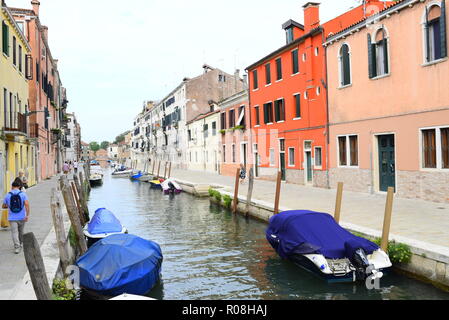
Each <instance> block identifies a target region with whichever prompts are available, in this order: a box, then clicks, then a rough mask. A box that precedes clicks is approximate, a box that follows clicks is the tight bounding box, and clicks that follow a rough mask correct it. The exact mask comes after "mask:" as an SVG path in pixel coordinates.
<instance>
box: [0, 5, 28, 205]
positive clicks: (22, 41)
mask: <svg viewBox="0 0 449 320" xmlns="http://www.w3.org/2000/svg"><path fill="white" fill-rule="evenodd" d="M0 28H1V30H0V51H1V52H0V130H1V131H0V195H1V196H4V195H5V194H6V193H7V192H8V191H9V190H10V188H11V184H12V182H13V181H14V179H15V178H16V177H17V176H18V175H19V171H23V172H24V173H25V175H26V177H27V179H28V185H29V186H33V185H34V184H35V183H36V179H35V177H36V173H35V165H36V161H35V154H36V147H35V142H34V140H33V139H31V138H30V136H32V134H33V133H32V132H30V128H29V126H28V115H27V112H28V106H29V86H28V79H30V78H31V77H32V74H31V47H30V45H29V43H28V41H27V39H26V37H25V36H24V28H25V26H24V25H23V24H18V23H16V22H15V21H14V19H13V17H12V15H11V13H10V11H9V9H8V8H7V7H6V5H5V4H4V2H3V1H2V6H1V12H0ZM25 31H26V30H25ZM31 131H32V130H31Z"/></svg>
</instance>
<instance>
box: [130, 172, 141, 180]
mask: <svg viewBox="0 0 449 320" xmlns="http://www.w3.org/2000/svg"><path fill="white" fill-rule="evenodd" d="M141 177H143V173H142V171H139V173H137V174H135V175H133V176H131V180H139V179H140V178H141Z"/></svg>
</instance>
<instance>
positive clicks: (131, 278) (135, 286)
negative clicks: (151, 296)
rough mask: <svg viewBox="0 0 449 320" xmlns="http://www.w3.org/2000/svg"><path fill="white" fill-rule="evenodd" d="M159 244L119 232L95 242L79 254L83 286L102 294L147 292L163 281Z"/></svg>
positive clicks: (113, 295)
mask: <svg viewBox="0 0 449 320" xmlns="http://www.w3.org/2000/svg"><path fill="white" fill-rule="evenodd" d="M162 261H163V256H162V251H161V248H160V246H159V245H158V244H157V243H155V242H153V241H149V240H145V239H142V238H140V237H137V236H134V235H129V234H116V235H111V236H109V237H107V238H104V239H102V240H100V241H98V242H97V243H96V244H94V245H93V246H92V247H91V248H90V249H89V250H88V251H87V253H86V254H84V255H83V256H82V257H80V258H79V259H78V260H77V262H76V265H77V266H78V268H79V270H80V286H81V288H82V289H84V290H87V291H88V292H92V293H94V294H95V295H99V296H103V297H116V296H119V295H122V294H124V293H127V294H132V295H145V294H147V293H148V292H149V291H150V290H151V289H152V288H153V287H154V286H155V285H156V284H157V282H158V281H159V280H160V274H161V269H162Z"/></svg>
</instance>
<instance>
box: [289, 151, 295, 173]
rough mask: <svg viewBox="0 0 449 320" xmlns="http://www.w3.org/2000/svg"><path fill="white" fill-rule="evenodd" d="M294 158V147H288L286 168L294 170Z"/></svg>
mask: <svg viewBox="0 0 449 320" xmlns="http://www.w3.org/2000/svg"><path fill="white" fill-rule="evenodd" d="M290 150H293V163H292V158H291V155H290ZM295 157H296V151H295V148H294V147H289V148H288V166H289V167H290V168H294V167H295V166H296V159H295Z"/></svg>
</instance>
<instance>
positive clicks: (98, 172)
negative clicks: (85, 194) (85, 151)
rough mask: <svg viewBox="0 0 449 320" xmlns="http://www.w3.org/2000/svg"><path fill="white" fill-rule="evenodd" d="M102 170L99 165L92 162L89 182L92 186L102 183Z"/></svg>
mask: <svg viewBox="0 0 449 320" xmlns="http://www.w3.org/2000/svg"><path fill="white" fill-rule="evenodd" d="M103 176H104V172H103V169H102V168H101V166H99V165H97V164H92V165H91V167H90V177H89V182H90V185H91V186H92V187H94V186H101V185H102V184H103Z"/></svg>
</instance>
